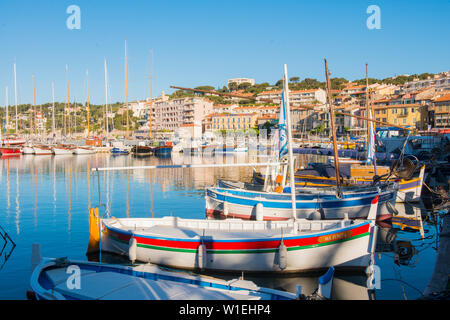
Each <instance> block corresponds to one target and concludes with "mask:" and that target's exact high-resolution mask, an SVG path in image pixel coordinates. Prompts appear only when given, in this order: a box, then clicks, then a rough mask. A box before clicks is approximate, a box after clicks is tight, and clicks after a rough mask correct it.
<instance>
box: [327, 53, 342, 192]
mask: <svg viewBox="0 0 450 320" xmlns="http://www.w3.org/2000/svg"><path fill="white" fill-rule="evenodd" d="M324 60H325V78H326V80H327V94H328V106H329V113H330V124H331V133H332V137H333V150H334V167H335V170H336V191H337V195H338V196H340V195H341V176H340V173H339V154H338V148H337V142H336V129H335V114H334V106H333V101H332V98H331V83H330V73H329V72H328V64H327V59H324Z"/></svg>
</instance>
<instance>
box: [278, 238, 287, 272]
mask: <svg viewBox="0 0 450 320" xmlns="http://www.w3.org/2000/svg"><path fill="white" fill-rule="evenodd" d="M278 266H279V267H280V269H281V270H284V269H286V267H287V248H286V246H285V245H284V242H283V240H281V243H280V245H279V246H278Z"/></svg>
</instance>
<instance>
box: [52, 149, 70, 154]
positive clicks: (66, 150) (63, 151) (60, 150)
mask: <svg viewBox="0 0 450 320" xmlns="http://www.w3.org/2000/svg"><path fill="white" fill-rule="evenodd" d="M53 153H54V154H55V155H68V154H73V149H70V148H53Z"/></svg>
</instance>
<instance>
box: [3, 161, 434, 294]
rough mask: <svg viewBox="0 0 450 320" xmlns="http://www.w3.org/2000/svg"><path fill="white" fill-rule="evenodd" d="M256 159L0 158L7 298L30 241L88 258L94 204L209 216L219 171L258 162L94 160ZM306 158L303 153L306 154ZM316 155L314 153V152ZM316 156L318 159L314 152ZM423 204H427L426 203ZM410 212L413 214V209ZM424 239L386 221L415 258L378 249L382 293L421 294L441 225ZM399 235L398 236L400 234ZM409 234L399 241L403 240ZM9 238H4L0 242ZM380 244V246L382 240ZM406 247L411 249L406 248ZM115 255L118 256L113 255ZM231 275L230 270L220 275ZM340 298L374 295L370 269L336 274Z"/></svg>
mask: <svg viewBox="0 0 450 320" xmlns="http://www.w3.org/2000/svg"><path fill="white" fill-rule="evenodd" d="M249 160H250V161H257V160H256V158H250V159H249V157H248V156H247V155H245V154H242V155H239V156H238V155H236V156H226V157H223V156H220V157H219V156H217V157H215V158H214V157H213V158H211V157H210V158H203V159H201V158H190V157H183V155H173V156H172V158H169V159H158V158H155V157H151V158H146V159H135V158H133V157H131V156H110V155H107V154H95V155H85V156H71V155H69V156H32V155H30V156H21V157H18V158H9V159H8V158H2V159H0V226H1V227H2V228H3V229H4V230H6V231H7V232H8V234H9V236H10V237H11V238H12V239H13V241H14V242H15V243H16V245H17V246H16V247H15V249H14V250H13V251H12V253H11V255H10V257H9V259H7V260H6V261H5V254H7V253H8V252H9V248H10V247H9V246H7V247H6V248H5V250H4V252H3V256H2V257H1V259H0V268H1V269H0V299H25V298H26V296H25V293H26V290H27V288H28V283H29V277H30V259H31V245H32V244H33V243H40V244H41V246H42V254H43V256H48V257H65V256H67V257H69V258H73V259H81V260H86V259H87V258H86V256H85V252H86V249H87V244H88V239H89V219H88V208H89V207H90V206H96V205H97V204H98V203H99V183H98V182H100V196H101V200H102V203H105V204H106V206H107V208H108V210H109V211H110V213H111V215H112V216H115V217H118V218H119V217H127V216H129V217H152V216H154V217H162V216H167V215H173V216H179V217H183V218H204V215H205V200H204V187H205V186H206V185H212V184H214V183H215V182H216V180H217V179H218V178H226V179H232V180H243V181H249V180H250V176H251V170H252V169H251V168H220V169H217V168H216V169H211V168H202V169H161V170H135V171H128V172H125V171H116V172H106V173H105V172H102V173H100V174H99V175H97V173H91V171H90V169H91V168H95V167H116V166H128V165H134V166H136V165H150V164H181V163H217V162H218V161H223V162H244V161H249ZM303 160H304V159H303ZM310 160H311V159H310ZM312 160H314V161H317V159H312ZM398 209H399V211H400V212H404V211H405V209H406V211H407V213H409V214H414V212H420V211H421V208H420V207H411V206H408V207H407V208H405V207H404V206H400V207H399V208H398ZM422 210H423V209H422ZM410 216H411V215H410ZM423 230H424V235H425V239H424V240H422V239H421V236H420V233H419V232H418V231H414V232H409V231H401V230H399V229H398V228H397V227H396V226H394V228H392V226H384V228H382V229H381V231H380V233H379V234H380V240H382V241H379V242H380V247H383V241H386V239H387V241H388V242H391V244H392V243H393V241H392V238H393V237H392V236H393V235H394V237H395V239H396V240H395V241H397V243H398V241H403V243H404V244H405V243H406V245H407V244H408V242H409V243H410V244H412V247H413V249H412V250H413V255H412V257H411V258H410V259H406V260H404V261H401V263H400V264H399V265H397V264H396V263H395V259H394V253H393V252H392V245H389V244H385V245H384V247H385V248H384V251H386V252H380V253H379V254H378V255H377V265H378V266H379V267H380V270H381V279H382V281H381V289H379V290H376V292H375V296H372V298H373V297H375V298H376V299H416V298H418V297H420V292H419V291H423V289H424V288H425V286H426V285H427V283H428V281H429V279H430V278H431V274H432V271H433V268H434V263H435V258H436V250H435V248H436V239H435V234H436V227H435V225H434V224H432V223H430V222H427V221H425V222H424V223H423ZM395 241H394V242H395ZM401 244H402V242H400V245H401ZM1 246H3V242H2V239H1V238H0V248H1ZM380 250H381V248H380ZM405 252H406V251H405ZM107 258H108V257H106V259H107ZM110 258H111V259H113V257H110ZM219 277H222V278H226V279H229V278H230V276H229V275H223V276H219ZM246 278H247V279H249V280H254V281H255V282H257V283H258V284H260V285H263V286H268V287H273V288H278V289H284V290H288V291H292V292H295V287H296V285H297V284H300V285H302V287H303V292H304V293H311V292H312V291H313V290H314V289H315V288H316V286H317V276H311V277H307V276H302V277H281V278H277V277H274V276H266V277H259V278H254V277H246ZM333 295H334V297H335V298H337V299H369V294H368V291H367V289H366V278H365V276H364V275H360V274H357V275H347V274H346V275H338V276H337V277H336V278H335V280H334V293H333Z"/></svg>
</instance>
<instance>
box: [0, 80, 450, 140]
mask: <svg viewBox="0 0 450 320" xmlns="http://www.w3.org/2000/svg"><path fill="white" fill-rule="evenodd" d="M289 81H290V83H289V89H290V95H289V100H290V104H291V119H292V124H293V132H294V136H297V137H298V136H300V135H302V134H316V135H328V134H329V113H328V108H327V102H326V101H327V93H326V91H325V89H326V86H325V83H324V82H320V81H317V80H316V79H310V78H305V79H303V80H302V81H300V78H299V77H291V78H290V79H289ZM368 83H369V85H368V87H367V88H366V79H361V80H356V81H348V80H346V79H344V78H333V79H331V89H332V97H333V103H334V105H335V109H336V112H337V115H336V130H337V134H338V135H341V136H343V135H349V134H354V135H359V134H364V132H365V130H366V129H365V121H364V120H362V119H358V118H357V117H349V116H344V115H340V114H339V112H342V113H347V114H353V115H356V116H361V117H363V116H365V114H366V109H367V105H371V106H372V108H373V110H374V113H375V114H374V118H375V120H377V121H379V122H380V123H387V124H393V125H397V126H403V127H407V128H410V129H415V130H418V131H421V130H425V131H430V130H434V131H436V130H441V129H446V128H448V127H449V126H450V72H441V73H438V74H429V73H425V74H421V75H412V76H410V75H401V76H397V77H392V78H387V79H382V80H378V79H372V78H369V79H368ZM195 89H196V90H199V91H186V90H176V91H174V92H173V93H172V94H165V93H164V92H162V93H161V94H160V95H159V96H158V97H156V98H153V99H152V100H151V99H150V98H147V99H145V100H140V101H131V102H129V103H128V105H127V104H126V103H123V102H116V103H112V104H108V105H106V106H105V105H90V106H89V117H90V119H89V120H90V121H89V131H88V132H90V133H92V134H96V135H98V136H104V135H105V132H108V133H109V134H110V135H112V136H116V137H120V136H124V135H125V130H126V125H127V124H126V123H127V121H126V120H127V115H128V126H129V130H130V133H131V135H133V136H134V137H139V136H148V132H149V130H150V129H151V131H152V133H153V135H154V136H155V137H162V136H167V135H171V134H174V133H176V134H178V135H179V136H183V135H186V134H189V135H190V136H192V137H200V136H201V135H202V134H204V133H205V132H218V131H220V132H223V133H225V132H248V131H251V130H254V131H258V130H259V129H261V128H270V127H272V126H274V125H276V123H277V121H278V113H279V105H280V102H281V92H282V81H281V80H280V81H278V82H277V83H275V84H273V85H271V84H269V83H267V82H264V83H259V84H258V83H256V82H255V79H250V78H236V79H228V81H227V84H226V86H223V88H222V89H217V88H214V87H212V86H208V85H204V86H199V87H196V88H195ZM212 91H214V92H217V93H222V94H230V96H224V95H215V94H212V93H209V92H212ZM366 99H369V100H368V101H367V104H366ZM54 105H55V108H54V110H53V104H52V103H51V102H50V103H45V104H41V105H30V104H22V105H18V106H15V105H14V104H13V103H8V102H6V104H5V106H3V107H2V108H1V109H0V120H1V122H0V123H1V132H2V134H5V133H9V134H13V133H19V134H33V133H34V134H39V135H44V136H45V135H49V134H50V133H51V132H52V130H53V128H52V127H53V124H54V130H55V133H56V135H57V136H67V135H69V134H70V135H72V136H74V137H76V136H77V135H79V136H83V135H84V134H85V133H86V132H87V125H88V121H87V114H88V111H87V104H86V103H85V102H83V103H81V102H76V101H69V103H68V102H67V101H65V102H56V103H55V104H54ZM6 106H7V107H6ZM7 109H8V113H7V112H6V110H7ZM378 125H380V124H378Z"/></svg>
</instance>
